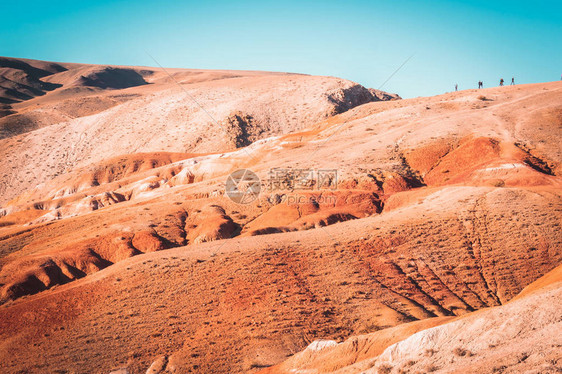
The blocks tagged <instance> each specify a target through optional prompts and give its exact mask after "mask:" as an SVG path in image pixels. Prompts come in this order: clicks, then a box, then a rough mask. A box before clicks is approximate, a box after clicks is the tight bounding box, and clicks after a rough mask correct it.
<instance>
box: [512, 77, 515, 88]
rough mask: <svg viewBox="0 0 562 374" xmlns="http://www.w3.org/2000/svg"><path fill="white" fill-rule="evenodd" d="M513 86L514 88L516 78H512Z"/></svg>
mask: <svg viewBox="0 0 562 374" xmlns="http://www.w3.org/2000/svg"><path fill="white" fill-rule="evenodd" d="M511 85H512V86H513V85H515V77H512V78H511Z"/></svg>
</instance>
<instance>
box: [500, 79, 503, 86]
mask: <svg viewBox="0 0 562 374" xmlns="http://www.w3.org/2000/svg"><path fill="white" fill-rule="evenodd" d="M500 86H503V78H501V79H500Z"/></svg>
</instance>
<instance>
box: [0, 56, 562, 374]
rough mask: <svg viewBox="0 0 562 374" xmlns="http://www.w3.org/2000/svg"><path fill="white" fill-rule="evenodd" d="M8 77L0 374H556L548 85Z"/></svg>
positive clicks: (560, 85)
mask: <svg viewBox="0 0 562 374" xmlns="http://www.w3.org/2000/svg"><path fill="white" fill-rule="evenodd" d="M2 61H4V62H3V64H4V65H6V67H5V68H3V69H4V70H2V74H3V76H4V77H5V82H8V81H9V82H11V83H10V86H8V85H6V87H7V88H6V90H4V91H2V92H3V95H4V96H3V97H4V98H5V101H6V103H5V105H7V106H9V107H10V108H8V109H7V110H8V111H10V113H11V114H10V113H8V114H7V115H5V116H4V117H3V118H2V119H1V121H3V122H2V126H3V127H2V129H3V131H4V132H3V138H2V139H0V155H1V158H0V160H1V162H0V175H2V181H3V185H2V187H1V189H0V204H1V207H0V369H1V371H2V372H10V373H12V372H14V373H16V372H26V373H44V372H63V373H110V372H114V373H125V372H126V373H131V374H132V373H135V374H136V373H186V372H200V373H255V372H260V371H262V372H264V373H288V372H307V373H331V372H337V373H355V372H358V373H359V372H373V373H377V372H378V373H401V372H411V371H413V372H433V371H436V372H456V373H461V372H466V371H467V370H469V369H468V368H478V371H481V372H483V373H496V372H517V371H522V370H539V372H548V373H550V372H553V373H554V372H557V371H559V370H562V362H560V360H559V357H558V356H557V352H559V348H560V344H562V342H560V339H559V337H560V336H562V334H560V333H559V332H560V318H559V310H560V307H562V305H560V304H561V301H560V300H561V299H560V282H559V281H560V264H561V261H562V230H561V229H560V225H561V222H562V176H561V173H562V166H561V162H562V149H561V147H560V144H561V143H562V141H561V135H562V132H561V129H562V127H561V126H562V104H561V103H562V101H561V100H560V98H561V97H562V82H550V83H539V84H529V85H515V86H509V87H496V88H488V89H481V90H476V89H474V90H465V91H459V92H453V93H446V94H443V95H439V96H434V97H425V98H415V99H402V100H393V99H396V98H397V97H395V96H394V95H390V94H387V93H383V92H379V91H376V90H369V89H367V88H364V87H363V86H361V85H358V84H356V83H353V82H350V81H346V80H343V79H339V78H333V77H317V76H308V75H299V74H289V73H269V72H244V71H212V70H187V69H166V71H162V70H160V69H155V68H146V67H122V66H97V65H86V64H62V63H61V64H58V63H57V64H53V63H47V62H39V61H31V60H16V59H5V60H2ZM6 61H7V62H6ZM168 74H169V75H168ZM170 75H171V77H172V78H170ZM43 84H45V85H46V86H44V85H43ZM49 85H50V86H49ZM10 90H11V91H10ZM15 92H20V93H19V94H17V93H15ZM24 94H25V95H24ZM193 99H195V101H194V100H193ZM381 99H382V100H381ZM8 101H9V102H8ZM238 170H247V171H251V172H252V175H253V177H252V178H253V179H252V180H251V181H250V182H248V181H247V180H244V181H243V182H247V183H248V184H250V185H251V186H252V188H253V189H257V186H259V191H260V193H259V194H256V196H254V197H255V199H254V200H249V201H244V203H241V201H240V200H236V199H235V198H233V197H232V196H233V195H232V194H230V193H229V192H232V190H228V191H227V185H228V184H229V183H230V182H231V179H232V178H233V177H232V175H238V174H237V171H238ZM244 175H246V174H244ZM229 176H230V178H229ZM244 188H246V186H243V185H242V184H241V185H240V186H237V187H236V189H234V191H235V192H236V191H237V192H240V191H242V190H244ZM245 191H248V189H246V190H245ZM511 342H516V343H517V344H512V343H511ZM521 347H525V349H522V348H521Z"/></svg>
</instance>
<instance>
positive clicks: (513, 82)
mask: <svg viewBox="0 0 562 374" xmlns="http://www.w3.org/2000/svg"><path fill="white" fill-rule="evenodd" d="M504 83H505V81H504V80H503V78H501V79H500V86H503V84H504ZM514 84H515V77H513V78H511V85H512V86H513V85H514ZM478 88H479V89H480V88H484V83H483V82H482V81H478ZM458 90H459V85H458V84H455V91H458Z"/></svg>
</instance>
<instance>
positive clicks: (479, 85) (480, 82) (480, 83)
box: [478, 81, 484, 89]
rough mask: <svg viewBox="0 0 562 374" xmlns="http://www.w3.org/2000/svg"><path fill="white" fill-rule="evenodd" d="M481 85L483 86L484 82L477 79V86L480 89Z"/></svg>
mask: <svg viewBox="0 0 562 374" xmlns="http://www.w3.org/2000/svg"><path fill="white" fill-rule="evenodd" d="M482 87H484V83H482V81H478V88H479V89H480V88H482Z"/></svg>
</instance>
